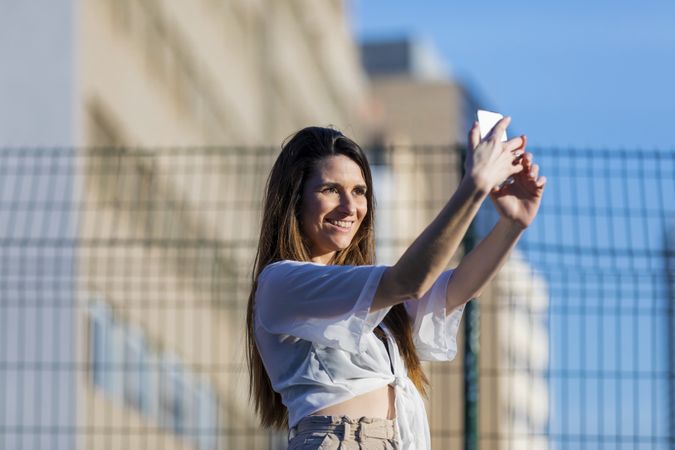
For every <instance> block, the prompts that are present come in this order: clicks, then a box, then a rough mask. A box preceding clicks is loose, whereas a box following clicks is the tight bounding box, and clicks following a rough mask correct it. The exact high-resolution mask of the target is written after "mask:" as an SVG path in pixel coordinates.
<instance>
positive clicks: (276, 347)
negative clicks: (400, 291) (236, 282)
mask: <svg viewBox="0 0 675 450" xmlns="http://www.w3.org/2000/svg"><path fill="white" fill-rule="evenodd" d="M386 268H387V266H340V265H324V264H319V263H312V262H299V261H278V262H275V263H272V264H270V265H268V266H267V267H265V269H264V270H263V271H262V272H261V274H260V276H259V278H258V289H257V291H256V295H255V302H254V314H255V338H256V342H257V345H258V351H259V352H260V356H261V358H262V360H263V364H264V365H265V369H266V370H267V374H268V375H269V377H270V381H271V382H272V387H273V389H274V390H275V391H276V392H278V393H279V394H280V395H281V398H282V401H283V403H284V405H286V407H287V408H288V414H289V423H288V426H289V428H290V427H293V426H295V425H296V424H297V423H298V422H299V421H300V419H302V418H303V417H305V416H307V415H309V414H311V413H313V412H315V411H318V410H320V409H323V408H326V407H328V406H332V405H335V404H337V403H341V402H344V401H345V400H349V399H350V398H353V397H356V396H358V395H361V394H364V393H366V392H370V391H373V390H375V389H378V388H381V387H384V386H386V385H388V384H389V385H393V386H395V388H396V402H395V407H396V423H397V426H398V431H399V436H400V437H401V441H402V442H401V444H402V448H403V449H405V450H408V449H416V450H423V449H431V439H430V436H429V422H428V419H427V414H426V410H425V408H424V403H423V400H422V397H421V395H420V394H419V392H418V391H417V388H416V387H415V385H414V384H413V383H412V381H411V380H410V378H408V375H407V370H406V368H405V363H404V361H403V358H402V357H401V355H400V353H399V351H398V347H397V345H396V340H395V339H394V337H393V335H392V333H391V330H389V328H388V327H387V326H386V325H385V324H384V323H382V324H381V327H382V329H383V330H384V331H385V333H386V335H387V341H388V344H389V349H390V353H391V363H392V365H393V369H394V373H392V371H391V366H390V364H389V362H390V360H389V355H388V354H387V349H386V348H385V346H384V344H383V343H382V341H380V339H378V338H377V336H375V334H374V333H373V330H374V329H375V327H377V326H378V325H380V322H382V320H383V319H384V317H385V316H386V315H387V313H388V312H389V310H390V309H391V307H387V308H384V309H380V310H378V311H374V312H371V311H370V306H371V304H372V302H373V297H374V295H375V291H376V290H377V286H378V284H379V282H380V278H381V277H382V273H383V272H384V270H385V269H386ZM451 275H452V270H449V271H446V272H443V273H442V274H441V275H440V276H439V277H438V279H437V280H436V282H435V283H434V284H433V286H432V287H431V289H429V291H428V292H427V293H426V294H424V296H423V297H422V298H420V299H419V300H413V299H411V300H406V301H405V303H404V305H405V308H406V311H407V312H408V315H409V317H410V319H411V323H412V333H413V342H414V343H415V347H416V350H417V354H418V356H419V358H420V360H423V361H449V360H452V359H453V358H454V357H455V354H456V353H457V341H456V336H457V330H458V328H459V322H460V319H461V317H462V312H463V311H464V306H460V307H458V308H455V309H454V310H453V311H452V312H450V313H449V314H446V288H447V285H448V280H449V279H450V276H451Z"/></svg>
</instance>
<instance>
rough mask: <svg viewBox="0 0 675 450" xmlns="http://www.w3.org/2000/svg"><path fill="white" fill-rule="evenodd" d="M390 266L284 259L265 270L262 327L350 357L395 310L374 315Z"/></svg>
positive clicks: (259, 309) (259, 312) (259, 313)
mask: <svg viewBox="0 0 675 450" xmlns="http://www.w3.org/2000/svg"><path fill="white" fill-rule="evenodd" d="M386 268H387V266H341V265H324V264H317V263H311V262H300V261H279V262H275V263H272V264H270V265H268V266H267V267H265V269H264V270H263V271H262V272H261V274H260V276H259V277H258V288H257V291H256V295H255V320H256V324H257V326H261V327H263V328H264V329H265V330H267V331H268V332H270V333H273V334H284V335H291V336H296V337H299V338H301V339H305V340H308V341H312V342H316V343H319V344H322V345H325V346H327V347H333V348H338V349H342V350H345V351H348V352H350V353H359V352H363V351H364V350H365V347H366V342H365V339H364V336H366V335H367V334H368V333H370V332H372V331H373V329H374V328H375V327H376V326H377V325H378V324H379V323H380V322H382V320H383V319H384V317H385V316H386V315H387V313H388V312H389V310H390V309H391V307H386V308H383V309H379V310H377V311H371V310H370V307H371V305H372V303H373V298H374V297H375V291H376V290H377V286H378V284H379V282H380V278H381V277H382V273H383V272H384V271H385V270H386Z"/></svg>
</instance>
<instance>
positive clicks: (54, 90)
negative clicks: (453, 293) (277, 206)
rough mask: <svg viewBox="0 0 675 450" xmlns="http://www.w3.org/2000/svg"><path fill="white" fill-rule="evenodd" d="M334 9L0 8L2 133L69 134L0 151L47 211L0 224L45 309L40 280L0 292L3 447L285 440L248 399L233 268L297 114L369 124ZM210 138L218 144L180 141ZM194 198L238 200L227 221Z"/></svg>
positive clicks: (13, 141) (244, 267)
mask: <svg viewBox="0 0 675 450" xmlns="http://www.w3.org/2000/svg"><path fill="white" fill-rule="evenodd" d="M344 8H345V6H344V4H343V2H342V1H329V2H323V3H321V4H320V5H319V4H318V3H316V2H311V1H291V2H276V1H235V2H226V3H223V2H217V1H212V0H202V1H198V2H192V3H180V4H178V3H176V4H174V3H171V4H169V3H167V2H160V1H153V0H142V1H141V0H114V1H112V0H110V1H108V0H103V1H100V0H97V1H91V2H90V1H76V0H58V1H55V2H49V3H45V2H38V1H32V2H11V3H9V4H3V14H2V17H1V18H0V24H1V26H0V28H2V30H3V31H2V33H3V39H2V42H1V43H0V46H1V47H0V52H1V54H2V59H3V61H5V62H6V64H3V65H4V66H5V67H6V70H5V69H3V71H2V75H0V77H1V78H0V82H1V85H2V87H1V88H0V89H1V90H2V97H1V98H2V99H3V101H2V102H1V103H2V105H0V122H1V123H0V136H1V137H2V145H4V146H10V147H14V148H17V147H41V148H45V149H47V150H46V151H50V150H51V149H53V148H54V147H61V148H66V149H67V148H72V149H77V150H74V151H73V152H72V153H69V154H68V155H67V157H65V158H64V157H63V155H61V154H59V153H58V152H57V151H56V150H53V152H52V155H53V158H52V159H50V161H51V162H46V161H44V160H40V159H39V158H36V159H32V158H22V157H21V155H20V154H19V155H17V158H13V157H10V158H9V159H7V161H8V165H7V166H6V167H7V168H11V169H12V170H8V171H7V174H6V175H7V176H6V177H5V180H4V181H5V182H6V183H7V184H6V185H7V186H9V185H16V186H19V185H21V184H22V183H23V182H24V181H25V179H26V178H25V177H22V176H21V174H22V173H24V174H25V173H26V172H31V173H32V174H34V175H35V176H36V177H37V176H39V177H41V179H42V180H43V181H44V182H43V183H38V184H39V185H37V186H35V189H34V190H31V191H30V192H27V191H23V193H22V194H20V195H24V194H25V195H26V196H27V197H26V198H25V199H24V200H26V199H27V198H28V197H30V196H31V195H33V196H34V198H39V199H40V200H41V201H42V202H44V203H40V204H41V205H42V206H44V204H52V205H54V204H56V205H58V207H54V208H51V209H50V208H46V209H41V208H36V209H35V210H30V211H19V212H18V214H17V215H15V216H14V217H12V218H8V217H7V216H8V215H5V221H3V225H4V226H5V227H6V228H4V229H5V231H6V233H3V234H4V235H5V236H14V237H17V236H20V237H23V238H25V239H27V240H28V241H27V242H28V243H27V245H24V246H22V247H21V248H12V249H6V248H3V258H2V265H3V271H4V273H5V274H6V277H4V279H5V281H6V282H7V283H10V284H11V283H12V282H14V283H18V284H21V283H23V282H24V281H25V279H26V277H29V275H28V274H29V273H30V278H31V280H32V281H33V282H35V280H41V279H42V280H44V279H45V278H46V279H52V280H54V284H53V285H50V286H49V288H47V289H49V292H50V295H47V297H48V298H51V299H53V303H51V304H50V306H51V308H47V309H46V308H44V306H45V304H44V303H43V302H44V299H45V292H44V291H40V289H38V291H40V292H37V293H33V296H30V295H28V294H26V293H25V292H22V291H21V290H17V291H13V290H11V289H9V288H8V289H4V293H3V297H5V294H7V297H6V299H12V301H13V302H14V303H8V304H6V305H3V308H2V313H3V317H2V319H3V323H4V324H5V327H4V328H3V329H4V330H5V331H4V337H3V341H4V342H8V343H11V345H7V347H6V348H5V347H3V350H4V352H3V353H2V361H4V362H7V363H8V364H10V367H13V369H12V370H3V371H1V372H2V374H1V375H0V376H1V377H2V381H4V383H3V389H2V394H3V396H2V398H3V399H4V400H6V402H5V401H3V402H2V403H3V414H2V416H1V417H2V419H0V422H2V423H3V426H4V427H5V429H6V430H9V432H8V433H7V434H6V435H4V436H3V438H4V441H3V444H4V445H6V446H7V447H5V448H20V447H21V446H23V448H38V447H39V445H40V443H43V442H46V441H50V440H51V442H54V443H55V445H63V448H101V447H104V446H105V447H106V448H164V449H171V448H200V449H210V448H266V447H267V446H268V445H270V444H269V442H270V439H272V441H271V442H274V441H275V439H276V441H278V442H285V439H286V436H285V434H283V433H281V434H275V435H273V436H272V437H270V436H269V435H268V433H267V432H266V431H264V430H259V429H258V427H257V425H256V423H255V422H254V421H253V416H252V414H251V407H250V405H249V404H248V401H247V398H246V381H247V380H246V377H245V376H243V375H242V374H241V369H242V365H241V363H242V362H243V350H242V349H243V347H242V346H243V343H244V340H243V327H242V318H243V317H244V305H245V301H246V299H247V294H248V293H247V283H246V281H243V282H242V280H241V279H240V278H237V277H238V276H241V277H243V278H244V279H245V280H247V279H248V275H247V274H246V272H247V271H250V267H251V261H252V257H253V253H254V249H255V247H254V242H255V240H256V239H257V233H258V214H259V211H258V208H259V202H260V200H261V198H262V197H261V192H262V189H263V186H264V181H265V177H266V174H267V171H268V170H269V164H270V161H271V159H272V158H273V157H274V155H275V153H276V149H278V148H279V144H280V143H281V141H282V140H283V139H284V138H285V137H286V136H288V135H289V134H291V133H292V132H293V131H294V130H296V129H299V128H301V127H303V126H306V125H308V124H319V125H333V126H336V127H338V128H341V129H343V130H345V131H346V132H347V133H349V134H350V135H352V136H355V137H356V138H360V139H365V138H367V130H368V129H369V117H370V115H369V113H368V108H369V104H368V94H367V83H366V77H365V74H364V73H363V71H362V69H361V67H360V63H359V60H358V51H357V48H356V45H355V43H354V40H353V38H352V36H351V34H350V30H349V29H348V26H347V18H346V15H345V11H344ZM7 62H10V63H7ZM216 145H219V146H223V145H224V146H227V147H228V148H229V149H230V151H223V152H221V153H219V154H217V155H216V154H209V153H208V152H207V153H205V152H204V151H191V149H196V148H201V149H204V148H206V147H209V146H216ZM253 146H256V148H258V150H257V151H254V150H252V147H253ZM261 146H264V148H263V149H261V148H260V147H261ZM181 152H183V153H181ZM214 153H215V152H214ZM181 156H182V157H181ZM247 158H250V159H251V160H252V161H253V160H257V161H259V164H258V165H255V164H252V165H246V164H244V165H242V163H241V162H242V161H248V160H247ZM256 158H257V159H256ZM53 163H55V164H56V166H54V165H52V164H53ZM242 167H248V168H249V170H248V171H245V172H244V173H241V172H237V170H239V169H241V168H242ZM200 171H201V172H200ZM194 176H197V177H198V178H197V179H198V180H199V181H200V182H195V179H194ZM54 184H56V185H58V187H59V188H58V189H54ZM9 195H12V194H11V193H10V194H9ZM10 198H11V197H10ZM64 205H66V206H67V208H64ZM204 205H207V206H208V205H211V206H212V205H228V206H229V207H231V206H232V205H234V207H232V208H228V211H226V213H227V214H230V215H231V217H223V215H222V214H223V211H211V213H209V212H208V211H205V210H204ZM249 205H253V207H249ZM217 212H219V214H215V213H217ZM235 215H236V217H235ZM29 223H43V224H49V225H46V226H47V227H48V228H49V230H48V233H49V236H50V237H51V241H50V242H51V244H53V245H49V244H48V245H46V246H44V245H42V246H41V245H40V244H36V243H35V242H34V241H31V239H32V238H35V237H37V236H41V232H42V231H44V229H42V230H38V231H35V230H31V229H30V227H26V226H25V225H26V224H29ZM236 243H240V244H241V243H245V244H244V245H235V244H236ZM43 244H44V242H43ZM5 250H7V252H5ZM13 286H14V285H13ZM42 287H43V288H44V286H42ZM27 295H28V297H29V302H28V303H27V302H26V301H25V300H26V299H27ZM3 301H5V299H3ZM30 302H33V303H30ZM31 304H32V305H33V306H34V307H30V306H29V305H31ZM26 361H30V363H33V364H37V366H34V367H25V366H23V365H22V364H23V363H26ZM12 362H14V363H16V364H18V366H11V364H12ZM45 362H49V364H48V365H46V366H45V365H43V364H44V363H45ZM34 388H35V389H34ZM13 411H18V412H19V414H13V413H12V412H13ZM26 427H34V429H35V430H38V431H37V432H36V433H31V434H30V435H28V436H27V435H25V434H24V433H23V432H22V430H24V429H26ZM228 430H229V431H228ZM232 430H234V431H232ZM237 430H239V431H237ZM241 430H247V431H245V432H242V431H241ZM4 445H0V447H4ZM279 445H280V446H281V444H279Z"/></svg>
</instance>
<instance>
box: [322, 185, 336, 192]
mask: <svg viewBox="0 0 675 450" xmlns="http://www.w3.org/2000/svg"><path fill="white" fill-rule="evenodd" d="M322 192H327V193H330V194H333V193H335V194H337V192H338V190H337V188H336V187H335V186H332V187H327V188H326V189H324V190H323V191H322Z"/></svg>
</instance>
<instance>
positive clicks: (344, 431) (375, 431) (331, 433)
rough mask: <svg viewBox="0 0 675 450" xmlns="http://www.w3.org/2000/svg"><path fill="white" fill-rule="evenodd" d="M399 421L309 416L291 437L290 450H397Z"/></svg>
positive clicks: (289, 435)
mask: <svg viewBox="0 0 675 450" xmlns="http://www.w3.org/2000/svg"><path fill="white" fill-rule="evenodd" d="M399 442H400V439H399V436H398V430H397V428H396V419H381V418H373V417H361V418H360V419H352V418H350V417H348V416H307V417H305V418H303V419H302V420H301V421H300V422H298V424H297V425H296V426H294V427H293V428H291V430H290V431H289V433H288V450H375V449H377V450H382V449H385V450H397V449H399V448H400V444H399Z"/></svg>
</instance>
